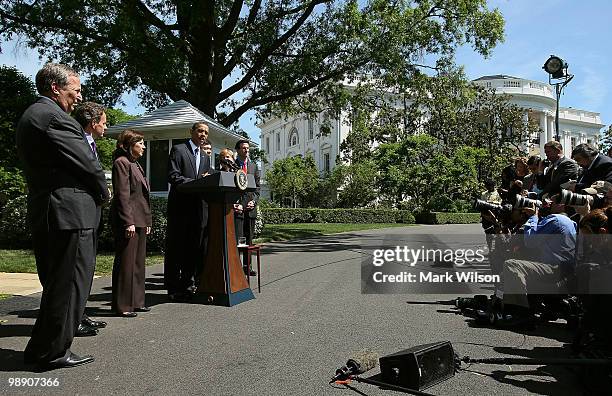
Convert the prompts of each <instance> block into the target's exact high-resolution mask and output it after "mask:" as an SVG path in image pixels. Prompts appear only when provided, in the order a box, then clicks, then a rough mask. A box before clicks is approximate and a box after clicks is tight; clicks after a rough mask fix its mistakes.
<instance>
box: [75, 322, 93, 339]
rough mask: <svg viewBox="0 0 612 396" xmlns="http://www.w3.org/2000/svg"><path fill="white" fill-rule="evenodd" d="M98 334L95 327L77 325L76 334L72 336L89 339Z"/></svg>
mask: <svg viewBox="0 0 612 396" xmlns="http://www.w3.org/2000/svg"><path fill="white" fill-rule="evenodd" d="M97 334H98V329H96V328H95V327H90V326H87V325H84V324H82V323H81V324H79V327H78V328H77V331H76V333H75V334H74V336H75V337H91V336H95V335H97Z"/></svg>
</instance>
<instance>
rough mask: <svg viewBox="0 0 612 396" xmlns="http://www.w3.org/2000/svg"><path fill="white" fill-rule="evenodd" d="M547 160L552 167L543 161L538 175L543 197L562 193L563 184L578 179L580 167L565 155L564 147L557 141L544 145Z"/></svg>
mask: <svg viewBox="0 0 612 396" xmlns="http://www.w3.org/2000/svg"><path fill="white" fill-rule="evenodd" d="M544 152H545V153H546V159H547V160H548V161H549V163H550V165H548V166H547V167H546V162H545V161H541V162H540V166H539V168H538V173H537V181H538V187H540V188H541V189H542V191H540V196H541V197H546V196H548V195H553V194H556V193H558V192H559V191H561V184H563V183H566V182H568V181H569V180H576V179H577V178H578V165H577V164H576V162H574V161H573V160H571V159H569V158H567V157H566V156H564V155H563V146H561V143H559V142H556V141H554V140H553V141H550V142H548V143H546V144H545V145H544Z"/></svg>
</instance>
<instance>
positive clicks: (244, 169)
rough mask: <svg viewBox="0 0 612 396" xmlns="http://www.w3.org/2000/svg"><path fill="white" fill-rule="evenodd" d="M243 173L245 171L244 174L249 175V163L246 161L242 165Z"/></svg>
mask: <svg viewBox="0 0 612 396" xmlns="http://www.w3.org/2000/svg"><path fill="white" fill-rule="evenodd" d="M242 171H243V172H244V173H247V163H246V161H244V162H243V163H242Z"/></svg>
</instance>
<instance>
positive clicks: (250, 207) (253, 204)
mask: <svg viewBox="0 0 612 396" xmlns="http://www.w3.org/2000/svg"><path fill="white" fill-rule="evenodd" d="M254 208H255V201H249V202H248V203H247V210H253V209H254Z"/></svg>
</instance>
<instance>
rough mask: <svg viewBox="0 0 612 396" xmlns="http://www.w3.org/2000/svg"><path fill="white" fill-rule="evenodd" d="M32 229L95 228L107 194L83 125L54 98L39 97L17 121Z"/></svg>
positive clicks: (107, 197) (100, 168) (103, 179)
mask: <svg viewBox="0 0 612 396" xmlns="http://www.w3.org/2000/svg"><path fill="white" fill-rule="evenodd" d="M17 150H18V153H19V157H20V159H21V161H22V163H23V167H24V171H25V176H26V180H27V183H28V221H29V223H30V225H31V226H32V230H33V231H49V230H72V229H86V228H96V227H97V226H98V221H99V219H100V204H102V203H103V202H104V201H107V200H108V199H109V196H108V188H107V186H106V180H105V177H104V171H103V170H102V167H101V166H100V163H99V162H98V161H97V160H96V158H95V156H94V154H93V152H92V151H91V148H90V146H89V145H88V144H87V142H86V140H85V136H84V132H83V129H82V128H81V126H80V125H79V123H78V122H76V120H75V119H74V118H72V117H70V116H69V115H68V114H66V113H65V112H64V111H63V110H62V109H61V108H60V107H59V106H58V105H57V104H56V103H55V102H54V101H52V100H51V99H49V98H47V97H41V98H39V99H38V100H37V101H36V103H34V104H33V105H31V106H30V107H28V109H27V110H26V111H25V112H24V113H23V116H22V117H21V119H20V120H19V123H18V124H17Z"/></svg>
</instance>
